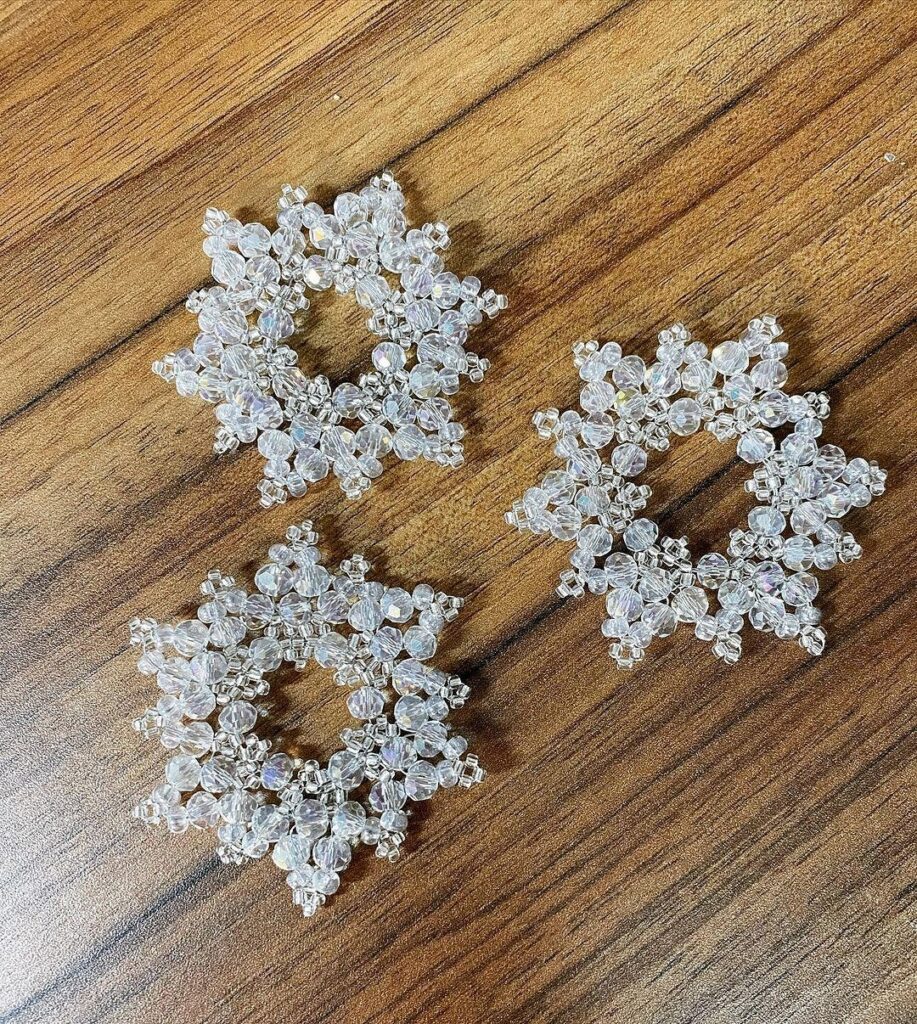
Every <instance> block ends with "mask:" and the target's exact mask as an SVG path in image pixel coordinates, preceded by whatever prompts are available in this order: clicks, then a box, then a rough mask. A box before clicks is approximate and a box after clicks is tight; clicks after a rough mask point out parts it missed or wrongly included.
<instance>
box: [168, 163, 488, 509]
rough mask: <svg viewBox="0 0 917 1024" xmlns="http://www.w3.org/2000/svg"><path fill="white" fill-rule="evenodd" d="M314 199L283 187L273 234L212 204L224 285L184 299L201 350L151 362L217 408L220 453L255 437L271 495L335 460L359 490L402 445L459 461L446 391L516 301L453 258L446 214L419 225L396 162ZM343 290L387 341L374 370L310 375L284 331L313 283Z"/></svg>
mask: <svg viewBox="0 0 917 1024" xmlns="http://www.w3.org/2000/svg"><path fill="white" fill-rule="evenodd" d="M307 198H308V196H307V192H306V190H305V189H304V188H293V187H292V186H290V185H284V186H283V190H282V193H281V196H280V202H279V209H278V213H277V225H278V226H277V228H276V230H274V231H271V230H270V229H269V228H267V227H265V226H264V225H263V224H258V223H252V224H242V223H240V222H239V221H238V220H236V219H234V218H233V217H231V216H230V215H229V214H228V213H226V212H225V211H223V210H216V209H209V210H207V213H206V216H205V217H204V233H205V235H206V236H207V237H206V239H205V240H204V252H205V253H206V254H207V255H208V256H209V257H210V258H211V259H212V274H213V278H214V280H215V281H216V282H217V284H216V285H215V286H214V287H212V288H205V289H203V290H201V291H197V292H193V293H192V294H191V296H190V297H189V299H188V303H187V307H188V309H189V310H190V311H191V312H192V313H194V314H195V315H196V316H197V320H198V326H199V328H200V333H199V334H198V335H197V337H196V339H195V341H194V344H193V345H192V347H191V348H183V349H180V350H179V351H178V352H173V353H170V354H168V355H167V356H165V357H164V358H163V359H161V360H159V361H158V362H156V363H154V364H153V370H154V372H155V373H157V374H158V375H159V376H160V377H163V378H164V379H165V380H167V381H170V382H174V384H175V386H176V388H177V390H178V392H179V394H181V395H197V396H198V397H200V398H203V399H204V400H205V401H208V402H211V403H213V404H214V405H216V417H217V420H218V421H219V423H220V426H219V428H218V429H217V434H216V442H215V444H214V450H215V451H216V452H217V453H218V454H221V453H224V452H227V451H231V450H233V449H235V448H237V447H238V446H239V445H240V444H248V443H253V442H255V441H257V443H258V450H259V451H260V453H261V454H262V456H263V457H264V459H265V464H264V478H263V479H262V480H261V482H260V484H259V485H258V486H259V490H260V492H261V504H262V505H264V506H265V507H270V506H271V505H276V504H279V503H281V502H284V501H286V499H287V496H288V495H293V496H297V497H298V496H300V495H302V494H304V493H305V492H306V489H307V488H308V486H309V485H310V484H314V483H316V482H318V481H319V480H322V479H324V478H325V477H326V476H327V475H328V474H329V472H331V473H333V474H334V475H335V476H336V477H337V478H338V480H339V481H340V486H341V489H342V490H343V491H344V493H345V494H346V495H347V496H348V497H350V498H356V497H358V496H359V495H360V494H362V493H363V492H364V491H365V490H366V489H367V488H368V487H369V485H370V481H371V480H372V479H373V478H375V477H377V476H379V474H380V473H381V472H382V468H383V466H382V459H383V458H384V457H385V456H386V455H388V454H389V453H391V452H393V453H394V454H395V455H396V456H397V457H398V458H399V459H405V460H412V459H417V458H424V459H429V460H431V461H433V462H437V463H439V464H441V465H444V466H457V465H460V464H461V463H462V461H463V458H464V455H463V448H462V438H463V436H464V433H465V431H464V428H463V427H462V426H461V424H460V423H457V422H456V421H455V420H454V419H453V418H452V417H453V412H452V407H451V405H450V404H449V401H448V399H447V397H446V396H448V395H452V394H455V392H456V391H458V388H459V383H460V381H461V378H462V377H468V378H469V379H470V380H472V381H475V382H478V381H480V380H481V379H482V378H483V375H484V372H485V371H486V370H487V368H488V366H489V363H488V361H487V360H486V359H482V358H480V357H479V356H477V355H475V354H474V353H473V352H469V351H467V350H466V348H465V343H466V341H467V339H468V334H469V331H470V329H471V328H472V327H473V326H474V325H475V324H478V323H480V322H481V320H482V319H483V317H484V316H485V315H486V316H488V317H494V316H496V315H497V314H498V313H499V312H500V310H501V309H504V308H505V307H506V297H505V296H503V295H498V294H496V292H494V291H492V290H490V289H488V290H486V291H483V292H482V291H481V282H480V281H479V280H478V279H477V278H476V277H466V278H463V279H459V278H458V277H456V276H455V274H453V273H450V272H448V271H447V270H446V269H445V266H444V263H443V258H442V256H441V255H440V254H441V252H442V251H443V250H445V249H446V248H447V247H448V245H449V232H448V228H447V226H446V225H445V224H443V223H442V222H437V223H431V224H424V225H423V227H422V228H419V229H411V230H408V224H407V220H406V219H405V214H404V194H403V193H402V191H401V188H400V187H399V185H398V183H397V182H396V181H395V179H394V178H393V177H392V175H391V174H388V173H385V174H382V175H380V176H379V177H376V178H373V180H372V182H371V184H370V185H369V186H368V187H366V188H364V189H363V190H362V191H361V192H360V193H358V194H357V193H353V192H345V193H343V194H342V195H339V196H338V197H337V198H336V199H335V200H334V205H333V212H332V213H326V212H325V211H324V210H323V209H322V208H321V207H320V206H319V205H318V204H316V203H310V202H307V201H306V200H307ZM386 275H388V276H386ZM332 287H333V288H334V289H335V290H337V291H338V292H341V293H348V292H351V293H353V296H354V299H355V300H356V302H357V303H358V304H359V305H360V306H362V307H363V308H364V309H366V310H368V311H369V319H368V320H367V327H368V328H369V330H370V332H371V333H372V334H374V335H376V336H377V337H378V338H381V339H383V340H382V341H381V342H380V343H378V344H377V345H376V346H375V348H374V349H373V352H372V364H373V368H372V370H368V371H367V372H366V373H363V374H361V375H360V377H359V378H358V379H357V381H356V382H355V383H342V384H338V385H337V386H336V387H332V385H331V383H330V381H329V380H328V378H327V377H326V376H323V375H317V376H314V377H310V376H307V375H306V374H305V373H304V372H303V371H302V370H301V369H300V368H299V366H298V362H299V360H298V356H297V354H296V352H295V351H294V350H293V349H292V348H290V346H289V345H288V344H287V342H288V340H289V339H290V338H291V337H292V336H293V334H294V333H295V331H296V328H297V325H298V323H300V322H301V321H302V319H303V317H304V314H305V311H306V310H307V309H308V308H309V298H308V296H309V294H310V293H311V292H320V291H326V290H328V289H330V288H332Z"/></svg>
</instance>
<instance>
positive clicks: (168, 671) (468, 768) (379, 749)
mask: <svg viewBox="0 0 917 1024" xmlns="http://www.w3.org/2000/svg"><path fill="white" fill-rule="evenodd" d="M316 541H317V536H316V535H315V533H314V532H313V531H312V526H311V523H308V522H306V523H303V524H301V525H300V526H295V527H291V528H290V530H289V531H288V532H287V537H286V541H285V542H284V543H282V544H275V545H274V546H273V547H272V548H271V549H270V551H269V561H268V562H267V563H266V564H265V565H263V566H262V567H261V568H260V569H259V570H258V572H257V573H256V574H255V587H256V589H255V591H254V592H252V593H248V592H246V591H245V590H244V589H242V588H241V587H239V586H237V585H236V583H235V581H234V580H233V579H232V578H231V577H229V576H224V575H223V574H222V573H220V572H218V571H213V572H211V573H210V574H209V575H208V577H207V579H206V581H205V582H204V583H203V584H202V586H201V592H202V595H203V601H202V603H201V605H200V608H199V609H198V613H197V616H196V618H194V619H188V620H186V621H184V622H180V623H178V625H176V626H174V627H172V626H163V625H159V624H158V623H156V622H154V621H153V620H140V619H138V620H135V621H134V622H132V623H131V638H132V642H133V643H134V644H136V645H138V646H139V647H141V649H142V655H141V657H140V661H139V668H140V671H141V672H143V673H145V674H147V675H154V676H155V677H156V680H157V683H158V685H159V688H160V689H161V690H162V691H163V695H162V697H160V699H159V701H158V702H157V704H156V705H155V707H153V708H150V709H149V710H148V711H147V712H146V713H145V714H144V715H143V716H141V717H140V718H139V719H137V721H136V723H135V727H136V728H137V730H138V731H139V732H140V733H141V734H143V735H144V736H147V737H151V736H158V737H159V739H160V741H161V743H162V745H163V746H164V747H166V748H167V749H169V750H172V751H175V753H174V754H173V756H172V757H171V758H170V760H169V761H168V763H167V765H166V781H165V782H164V783H163V784H161V785H159V786H157V787H156V788H155V789H154V790H153V792H152V794H150V796H149V797H146V798H144V799H142V800H141V801H140V802H139V803H138V804H137V807H136V809H135V814H136V816H137V817H138V818H139V819H140V820H142V821H144V822H146V823H148V824H159V823H163V824H165V825H166V827H167V828H168V829H169V830H170V831H172V832H184V831H186V830H187V829H188V828H191V827H194V828H201V829H204V828H212V829H215V830H216V834H217V841H218V845H217V853H218V855H219V856H220V858H221V859H222V860H224V861H227V862H232V863H242V862H243V861H245V860H252V859H257V858H260V857H263V856H264V855H265V854H267V853H268V852H270V853H271V854H272V858H273V860H274V862H275V863H276V864H277V865H278V866H279V867H280V868H282V869H283V870H284V871H286V872H287V883H288V884H289V886H290V887H291V888H292V890H293V896H294V901H295V902H296V903H297V904H298V905H299V906H301V907H302V909H303V912H304V913H305V914H307V915H311V914H312V913H314V912H315V910H316V909H317V908H318V907H319V906H320V905H321V904H322V903H323V902H324V901H325V899H326V898H327V897H328V896H329V895H331V894H332V893H334V892H335V891H336V890H337V888H338V886H339V884H340V875H341V873H342V872H343V871H344V869H345V868H346V867H347V866H348V864H349V863H350V860H351V853H352V850H353V849H354V848H356V847H357V846H359V845H361V844H363V845H368V846H373V847H375V850H376V855H377V856H379V857H383V858H386V859H388V860H394V859H396V858H397V857H398V855H399V852H400V849H401V845H402V843H403V841H404V838H405V832H406V829H407V825H408V817H409V813H410V812H409V807H410V804H411V803H412V802H420V801H424V800H428V799H430V797H432V796H433V794H434V793H435V792H436V791H437V789H440V788H443V789H448V788H451V787H453V786H456V785H458V786H466V787H467V786H471V785H474V784H475V783H477V782H480V781H481V780H482V779H483V777H484V773H483V770H482V769H481V768H480V766H479V765H478V762H477V758H476V757H475V756H474V755H471V754H468V753H467V743H466V741H465V739H464V738H463V737H462V736H460V735H458V734H456V733H454V732H453V731H452V728H451V726H450V724H449V722H448V717H449V713H450V711H451V710H452V709H454V708H459V707H461V706H462V705H463V704H464V703H465V700H466V698H467V696H468V693H469V690H468V687H467V686H465V684H464V683H462V681H461V680H460V679H459V678H458V677H457V676H451V675H449V674H447V673H445V672H442V671H440V670H438V669H436V668H434V667H432V665H430V664H428V662H429V661H430V660H431V659H432V658H433V657H434V655H435V654H436V648H437V643H438V636H439V633H440V632H441V631H442V629H443V628H444V626H445V625H446V624H447V623H448V622H450V621H451V620H452V619H454V618H455V617H456V615H458V612H459V609H460V607H461V605H462V601H461V600H460V599H458V598H454V597H450V596H448V595H447V594H444V593H441V592H438V591H435V590H434V589H433V587H431V586H429V585H427V584H418V585H417V586H416V587H414V589H413V590H412V591H411V592H408V591H407V590H405V589H403V588H401V587H388V586H384V585H383V584H381V583H378V582H375V581H371V580H369V579H367V574H368V572H369V569H370V566H369V563H368V562H367V561H366V560H365V559H364V558H362V556H359V555H357V556H354V557H352V558H350V559H348V560H347V561H345V562H343V563H341V565H340V567H339V568H338V569H337V570H336V571H331V570H329V569H327V568H325V566H324V565H323V564H322V562H321V558H320V555H319V552H318V549H317V547H316V546H315V543H316ZM169 652H171V653H169ZM312 662H314V663H315V664H316V665H317V666H318V667H319V668H320V669H322V670H324V674H325V675H327V676H329V677H331V678H333V680H334V682H336V683H337V685H338V686H341V687H344V688H345V689H346V690H347V700H346V704H347V710H348V712H349V713H350V715H351V716H352V717H353V718H354V719H356V721H357V723H358V725H357V726H356V727H352V728H346V729H344V730H343V731H342V732H341V734H340V739H341V741H342V744H343V746H342V747H341V748H340V749H338V750H335V752H334V753H332V754H331V756H330V757H328V758H327V760H326V761H324V762H319V761H318V760H313V759H304V758H300V757H292V756H290V754H288V753H286V752H279V751H274V750H272V744H271V742H269V741H268V740H266V739H264V738H262V737H260V736H259V735H258V733H257V731H256V725H257V722H258V720H259V718H263V717H264V716H265V715H266V714H267V709H266V707H265V705H264V699H265V697H266V696H267V695H268V693H269V690H270V683H269V681H268V678H269V676H270V675H271V674H272V673H275V672H276V671H277V670H278V669H280V667H281V666H282V665H283V664H284V663H288V664H289V665H292V666H294V667H295V668H297V669H302V668H304V667H306V666H307V665H309V664H310V663H312Z"/></svg>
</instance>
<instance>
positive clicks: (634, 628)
mask: <svg viewBox="0 0 917 1024" xmlns="http://www.w3.org/2000/svg"><path fill="white" fill-rule="evenodd" d="M781 334H782V330H781V328H780V327H779V325H778V324H777V321H776V319H775V318H774V317H773V316H761V317H759V318H758V319H755V320H752V321H751V323H750V324H749V325H748V327H747V329H746V330H745V331H743V332H742V334H741V336H740V337H739V338H738V339H737V340H735V341H726V342H723V344H721V345H718V346H717V347H716V348H714V349H713V351H712V352H710V353H708V351H707V348H706V346H705V345H703V344H701V343H700V342H696V341H692V339H691V335H690V334H689V333H688V331H687V330H686V329H685V327H684V326H683V325H682V324H675V325H674V326H673V327H671V328H669V329H668V330H665V331H662V332H661V333H660V335H659V346H658V348H657V350H656V359H657V362H655V363H653V364H651V365H650V366H646V365H645V364H644V362H643V360H642V359H641V358H640V357H639V356H636V355H628V356H625V355H623V354H622V352H621V347H620V346H619V345H617V344H614V343H611V344H606V345H602V346H601V347H599V345H598V343H597V342H595V341H590V342H586V343H581V344H578V345H576V346H575V347H574V364H575V365H576V367H577V368H578V369H579V374H580V377H581V378H582V380H583V381H584V382H585V383H584V385H583V387H582V390H581V391H580V407H581V409H582V412H578V411H576V410H567V411H566V412H564V413H559V412H558V410H556V409H548V410H546V411H543V412H538V413H536V414H535V417H534V424H535V428H536V431H537V433H538V435H539V436H540V437H542V438H544V439H546V440H553V441H554V451H555V454H556V455H557V456H558V457H559V458H560V459H562V460H563V461H564V463H565V468H564V469H558V470H553V471H551V472H549V473H548V474H547V475H546V476H545V477H544V479H543V480H542V481H541V483H540V484H539V485H538V486H537V487H531V488H529V490H527V491H526V492H525V494H524V495H523V497H522V499H521V500H519V501H517V502H516V503H515V504H514V506H513V509H512V511H510V512H508V513H507V515H506V519H507V522H509V523H510V524H511V525H512V526H515V527H517V528H518V529H520V530H530V531H532V532H533V533H539V534H545V533H547V534H551V535H552V536H553V537H556V538H557V539H558V540H565V541H575V542H576V547H575V549H574V551H573V553H572V555H571V557H570V562H571V565H572V568H571V569H568V570H566V571H564V572H563V573H562V574H561V581H560V586H559V587H558V588H557V590H558V593H559V594H560V595H561V596H562V597H569V596H574V597H581V596H582V595H583V594H584V593H585V592H586V591H587V590H588V591H590V592H592V593H594V594H604V595H605V607H606V610H607V616H608V617H607V619H606V620H605V622H604V624H603V626H602V632H603V634H604V635H605V636H606V637H607V638H609V639H610V640H611V641H612V643H611V646H610V653H611V656H612V657H613V658H614V659H615V661H616V662H617V664H618V665H619V666H621V667H623V668H629V667H631V666H632V665H633V664H634V663H635V662H637V661H639V660H640V659H642V657H643V655H644V651H645V650H646V648H647V647H648V646H649V645H650V643H651V642H652V640H653V638H654V637H664V636H668V635H670V634H671V633H672V632H674V630H675V628H676V626H677V625H678V623H680V622H688V623H694V629H695V634H696V635H697V637H698V638H699V639H701V640H704V641H708V642H712V645H713V652H714V654H716V655H717V656H718V657H719V658H722V659H723V660H724V661H725V662H727V663H734V662H735V661H737V660H738V658H739V656H740V654H741V651H742V641H741V631H742V629H743V627H744V626H745V623H746V622H748V623H750V624H751V626H752V627H753V628H754V629H757V630H761V631H763V632H773V633H775V634H776V635H777V636H778V637H780V638H781V639H795V640H797V641H798V642H799V644H801V646H802V647H803V648H805V650H806V651H808V652H809V653H810V654H820V653H821V652H822V650H823V649H824V644H825V631H824V629H823V628H822V627H821V626H820V625H819V622H820V613H819V610H818V609H817V608H816V607H815V604H814V601H815V597H816V595H817V593H818V580H817V578H816V576H815V575H814V574H813V573H812V572H810V571H809V570H810V569H813V568H815V569H819V570H824V569H830V568H832V567H833V566H835V565H836V564H837V563H838V562H851V561H853V560H854V559H856V558H859V557H860V555H861V554H862V549H861V548H860V546H859V544H857V543H856V541H855V540H854V538H853V536H852V535H851V534H849V533H845V532H844V531H843V529H842V528H841V525H840V520H841V518H842V517H843V516H844V515H845V514H846V513H847V512H848V511H849V510H850V509H851V508H862V507H864V506H866V505H868V504H869V503H870V502H871V501H872V499H873V497H875V496H877V495H879V494H882V492H883V491H884V490H885V473H884V471H883V470H881V469H880V468H879V467H878V466H877V465H876V463H874V462H867V461H865V460H864V459H860V458H855V459H850V460H849V461H848V459H847V457H846V455H845V454H844V452H843V451H842V450H841V449H840V448H838V447H836V446H835V445H830V444H826V445H820V444H819V441H818V439H819V437H820V436H821V433H822V423H823V422H824V421H825V420H826V419H827V418H828V413H829V406H828V398H827V396H826V395H825V394H816V393H813V392H807V393H806V394H804V395H790V394H788V393H787V392H786V391H785V390H784V389H783V386H784V384H785V383H786V380H787V370H786V366H785V365H784V363H783V359H784V358H785V357H786V354H787V352H788V347H787V345H786V344H785V343H784V342H782V341H778V340H777V339H778V338H779V337H780V335H781ZM702 426H705V427H706V429H707V430H709V431H710V432H711V433H712V434H713V435H714V437H716V438H717V440H719V441H733V440H734V441H735V442H736V451H737V454H738V456H739V458H740V459H742V460H743V461H744V462H747V463H749V464H750V465H753V466H754V467H755V469H754V473H753V476H752V479H751V480H749V481H747V482H746V484H745V488H746V490H747V491H749V492H750V493H751V494H753V495H754V497H755V499H756V501H757V502H758V504H757V505H756V506H755V507H754V508H753V509H752V510H751V511H750V512H749V513H748V528H747V529H745V528H742V529H734V530H732V532H731V533H730V535H729V546H728V549H727V552H726V554H725V555H723V554H719V553H711V554H705V555H703V556H702V557H701V558H700V559H699V560H698V561H697V562H695V561H694V560H693V559H692V557H691V554H690V552H689V549H688V545H687V541H686V539H685V538H683V537H682V538H673V537H665V536H660V534H659V530H658V527H657V526H656V524H655V523H654V522H653V521H652V520H651V519H649V518H645V517H642V516H640V515H639V514H640V513H641V512H642V511H643V510H644V509H645V508H646V506H647V503H648V502H649V499H650V497H651V491H650V488H649V487H648V486H647V485H646V484H640V483H638V482H637V479H638V478H639V476H640V474H641V473H642V472H643V470H644V469H645V468H646V464H647V456H648V452H649V451H651V450H656V451H665V450H666V449H667V448H668V447H669V444H670V440H671V437H672V435H681V436H686V435H689V434H694V433H696V432H697V431H698V430H699V429H700V428H701V427H702ZM784 427H786V428H789V429H788V430H787V431H786V432H785V433H783V436H782V439H780V440H778V438H777V437H776V436H775V431H777V430H780V428H784ZM609 445H614V447H613V448H612V449H611V451H610V455H604V454H603V449H606V448H608V446H609ZM711 600H714V601H715V604H716V608H715V610H713V611H711Z"/></svg>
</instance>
